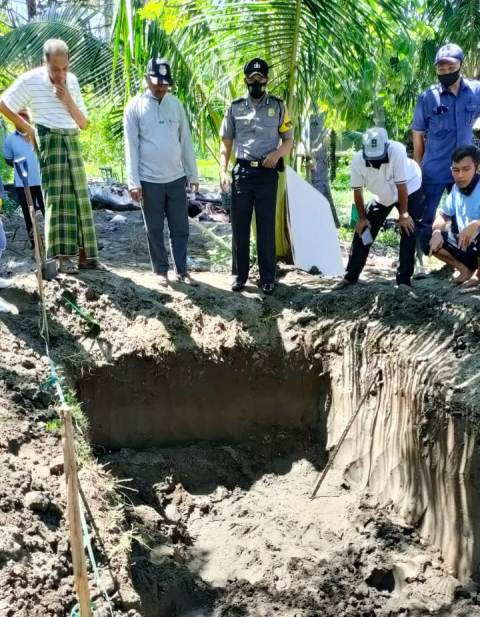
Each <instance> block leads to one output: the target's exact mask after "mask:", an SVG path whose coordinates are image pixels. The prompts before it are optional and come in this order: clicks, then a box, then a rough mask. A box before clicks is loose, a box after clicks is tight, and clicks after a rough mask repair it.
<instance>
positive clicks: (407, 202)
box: [336, 128, 423, 289]
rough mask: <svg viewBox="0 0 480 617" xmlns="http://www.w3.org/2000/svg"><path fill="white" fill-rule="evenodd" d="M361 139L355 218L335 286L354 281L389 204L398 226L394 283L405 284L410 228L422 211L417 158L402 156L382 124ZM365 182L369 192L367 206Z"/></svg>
mask: <svg viewBox="0 0 480 617" xmlns="http://www.w3.org/2000/svg"><path fill="white" fill-rule="evenodd" d="M362 141H363V147H362V150H360V151H358V152H357V153H356V154H355V155H354V156H353V159H352V163H351V186H352V189H353V197H354V201H355V206H356V208H357V211H358V214H359V217H360V218H359V220H358V222H357V224H356V227H355V234H354V236H353V242H352V246H351V249H350V257H349V260H348V265H347V269H346V272H345V276H344V279H343V280H342V281H340V283H338V284H337V286H336V288H337V289H340V288H342V287H346V286H348V285H351V284H353V283H356V282H357V281H358V278H359V276H360V273H361V272H362V270H363V268H364V266H365V263H366V261H367V256H368V253H369V251H370V248H371V246H372V243H373V241H374V240H375V238H376V236H377V234H378V232H379V231H380V228H381V227H382V225H383V223H384V222H385V219H386V218H387V216H388V215H389V214H390V212H391V210H392V208H393V207H395V208H397V209H398V213H399V219H398V223H399V226H400V231H401V239H400V260H399V264H398V267H397V275H396V279H397V284H398V285H410V283H411V278H412V275H413V270H414V265H415V244H416V237H415V229H416V225H418V222H419V221H420V219H421V217H422V211H423V193H422V189H421V184H422V174H421V171H420V168H419V166H418V165H417V163H415V161H413V160H412V159H409V158H408V157H407V151H406V149H405V146H404V145H403V144H401V143H400V142H398V141H393V140H389V139H388V134H387V131H386V130H385V129H384V128H371V129H368V131H366V132H365V133H364V134H363V138H362ZM364 188H366V189H367V190H369V191H371V192H372V193H373V194H374V197H373V200H372V201H371V202H370V203H369V204H368V206H367V208H365V203H364V199H363V189H364Z"/></svg>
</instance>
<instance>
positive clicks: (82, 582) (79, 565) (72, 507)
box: [60, 407, 92, 617]
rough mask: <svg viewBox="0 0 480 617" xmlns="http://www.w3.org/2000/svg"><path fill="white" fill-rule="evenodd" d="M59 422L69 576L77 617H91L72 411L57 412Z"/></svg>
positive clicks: (66, 408) (65, 409)
mask: <svg viewBox="0 0 480 617" xmlns="http://www.w3.org/2000/svg"><path fill="white" fill-rule="evenodd" d="M60 413H61V417H62V419H63V429H64V433H63V464H64V468H65V480H66V483H67V513H68V526H69V531H70V548H71V551H72V562H73V576H74V579H75V588H76V591H77V596H78V602H79V605H80V617H92V611H91V609H90V590H89V588H88V574H87V564H86V560H85V551H84V549H83V536H82V524H81V522H80V501H79V492H78V476H77V464H76V458H75V442H74V439H73V425H72V412H71V410H70V408H69V407H63V408H62V409H61V411H60Z"/></svg>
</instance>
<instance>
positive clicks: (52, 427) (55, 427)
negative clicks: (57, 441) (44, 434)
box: [45, 418, 62, 433]
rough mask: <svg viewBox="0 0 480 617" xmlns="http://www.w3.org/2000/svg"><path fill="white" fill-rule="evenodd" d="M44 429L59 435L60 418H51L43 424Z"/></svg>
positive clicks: (60, 427)
mask: <svg viewBox="0 0 480 617" xmlns="http://www.w3.org/2000/svg"><path fill="white" fill-rule="evenodd" d="M45 429H46V430H47V431H49V432H51V433H59V432H60V431H61V429H62V421H61V420H60V418H53V419H52V420H49V421H48V422H46V423H45Z"/></svg>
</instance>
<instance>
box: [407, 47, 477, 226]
mask: <svg viewBox="0 0 480 617" xmlns="http://www.w3.org/2000/svg"><path fill="white" fill-rule="evenodd" d="M464 58H465V54H464V53H463V51H462V49H461V48H460V47H459V46H458V45H454V44H449V45H444V46H443V47H441V48H440V49H439V50H438V52H437V55H436V57H435V66H436V69H437V76H438V81H439V83H437V84H434V85H433V86H430V88H428V90H426V91H425V92H424V93H423V94H421V95H420V96H419V97H418V100H417V105H416V108H415V114H414V118H413V124H412V130H413V148H414V158H415V160H416V161H417V163H418V164H419V165H420V166H421V169H422V176H423V181H422V188H423V192H424V195H425V207H424V213H423V219H422V223H421V227H422V229H427V228H428V229H431V227H432V223H433V220H434V218H435V212H436V210H437V207H438V204H439V203H440V199H441V197H442V195H443V192H444V191H445V189H446V190H447V191H450V190H451V188H452V186H453V177H452V172H451V170H450V162H451V160H452V154H453V151H454V150H455V149H456V148H458V147H460V146H462V145H466V144H471V143H472V140H473V131H472V127H473V124H474V122H475V120H476V118H477V117H478V116H480V81H476V80H473V79H466V78H465V77H464V76H463V75H462V72H461V71H462V65H463V61H464Z"/></svg>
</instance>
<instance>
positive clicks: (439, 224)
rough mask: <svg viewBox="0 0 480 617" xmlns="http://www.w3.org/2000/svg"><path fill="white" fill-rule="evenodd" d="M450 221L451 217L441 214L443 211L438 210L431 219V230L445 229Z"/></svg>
mask: <svg viewBox="0 0 480 617" xmlns="http://www.w3.org/2000/svg"><path fill="white" fill-rule="evenodd" d="M451 222H452V217H451V216H447V215H446V214H443V212H438V213H437V216H436V217H435V220H434V221H433V225H432V231H445V230H446V229H447V225H449V224H450V223H451Z"/></svg>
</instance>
